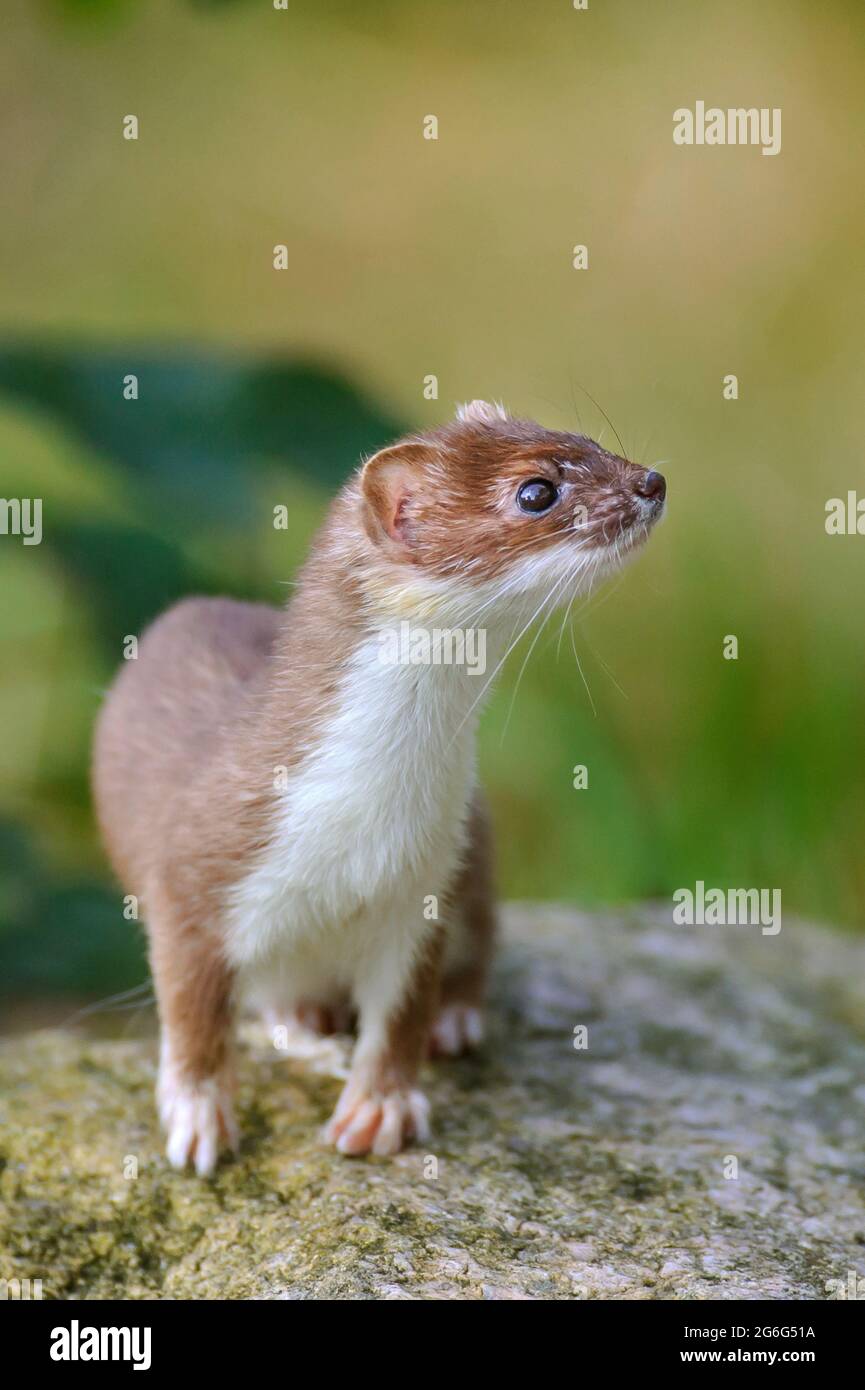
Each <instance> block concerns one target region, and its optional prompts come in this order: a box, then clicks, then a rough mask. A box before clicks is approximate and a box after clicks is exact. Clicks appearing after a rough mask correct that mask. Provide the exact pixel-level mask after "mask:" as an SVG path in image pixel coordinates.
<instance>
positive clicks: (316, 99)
mask: <svg viewBox="0 0 865 1390" xmlns="http://www.w3.org/2000/svg"><path fill="white" fill-rule="evenodd" d="M4 30H5V34H4V42H3V45H2V56H0V67H2V85H3V91H4V94H5V102H4V107H5V116H4V122H3V140H2V169H0V175H2V187H3V192H4V217H3V219H2V225H0V243H2V260H3V265H4V267H5V271H6V273H5V275H4V276H3V281H2V287H0V330H2V335H3V341H2V343H0V458H2V487H0V492H2V495H3V496H5V497H12V496H28V497H33V496H38V497H41V498H42V499H43V526H44V541H43V543H42V545H41V546H38V547H35V546H34V547H24V546H23V545H22V544H21V541H20V539H18V538H14V537H10V536H0V595H2V603H0V651H2V663H0V730H2V746H0V821H2V825H0V993H2V996H3V998H4V1000H5V1019H6V1026H7V1027H14V1026H16V1025H17V1024H18V1023H19V1022H20V1019H21V1016H22V1010H23V1011H24V1012H25V1013H26V1014H27V1017H28V1018H32V1017H34V1016H38V1015H39V1014H40V1012H41V1013H43V1014H50V1013H51V1011H52V1009H56V1008H60V1007H64V1008H65V1007H66V1006H67V1004H69V1003H70V1002H71V1001H73V1000H74V1001H79V1000H86V999H89V998H94V997H97V996H99V995H103V994H107V993H109V992H111V991H114V990H119V989H123V988H124V987H125V986H129V985H133V984H135V983H137V982H138V981H141V980H142V979H144V978H145V974H146V970H145V966H144V958H143V951H142V946H141V941H140V935H139V933H138V931H137V930H136V929H135V927H134V926H132V925H130V924H129V923H126V922H124V921H123V919H122V916H121V912H120V898H119V893H118V891H117V889H116V887H115V886H113V885H112V883H111V881H110V879H109V877H108V874H107V871H106V866H105V863H104V861H103V858H102V856H101V853H100V849H99V846H98V843H97V841H96V838H95V835H94V827H93V821H92V817H91V813H90V808H89V800H88V788H87V764H88V747H89V741H90V734H91V727H92V723H93V718H94V714H95V712H96V709H97V705H98V701H99V698H100V691H101V690H102V688H103V687H104V685H105V684H106V682H107V680H108V679H109V677H110V674H111V671H112V670H113V668H114V667H115V665H116V664H117V662H118V660H119V658H120V654H121V640H122V637H123V636H124V635H125V634H127V633H135V632H138V631H140V628H141V625H142V624H143V623H144V622H145V621H146V620H147V619H148V618H149V617H150V616H151V615H152V614H153V613H155V612H156V611H157V610H158V609H159V608H161V607H163V606H164V605H165V604H166V603H169V602H171V601H172V600H173V599H174V598H175V597H177V596H179V595H181V594H184V593H188V592H193V591H199V592H202V591H204V592H226V593H231V594H235V595H239V596H242V595H259V596H264V597H268V598H270V599H272V600H274V601H279V600H280V599H281V597H282V595H283V594H284V593H285V588H284V585H285V583H286V581H288V580H290V578H291V576H292V574H293V572H294V571H295V569H296V566H297V564H298V562H299V560H300V558H301V557H302V555H303V553H304V549H305V547H306V545H307V543H308V541H309V538H310V535H311V533H312V531H313V530H314V528H315V525H316V523H317V521H318V519H319V518H320V516H321V515H322V513H323V511H324V509H325V507H326V506H327V502H328V498H329V496H330V495H331V494H332V492H333V491H334V489H335V488H336V486H338V484H339V482H340V480H341V479H342V478H343V477H344V476H345V475H346V473H347V472H348V471H349V470H350V469H351V467H352V466H353V465H354V463H355V462H356V460H357V458H358V456H359V454H360V453H361V452H362V451H364V450H368V449H371V448H373V447H375V446H376V445H377V444H379V443H382V442H384V441H386V440H387V439H389V438H390V437H392V435H393V434H394V433H395V432H397V431H398V430H399V429H401V428H403V427H404V426H406V425H410V426H424V425H429V424H433V423H436V422H438V421H440V420H442V419H444V418H445V417H446V416H447V415H449V414H450V413H451V411H452V409H453V406H454V404H455V402H457V401H460V400H464V399H466V398H472V397H475V396H482V397H494V398H497V399H502V400H504V401H505V402H506V403H507V404H508V405H509V407H510V408H511V409H512V410H513V411H515V412H519V413H525V414H529V415H533V416H536V417H538V418H539V419H541V420H542V421H543V422H544V423H545V424H548V425H550V426H554V427H563V428H579V427H580V426H582V428H583V429H584V430H585V431H586V432H589V433H592V434H595V435H596V436H597V435H598V434H600V433H601V431H606V433H605V435H604V442H605V443H608V444H612V445H613V447H615V443H614V436H613V434H612V432H611V429H610V426H609V425H608V424H607V423H606V422H605V419H604V415H603V413H602V412H601V411H600V410H599V409H598V408H596V407H595V405H594V404H593V402H592V400H591V399H590V397H589V395H588V394H587V393H590V395H591V397H594V398H595V400H597V401H598V402H599V405H600V406H602V407H603V412H606V414H607V415H608V416H609V417H610V419H611V420H612V421H613V422H614V424H615V427H616V429H617V431H618V433H619V434H620V435H621V437H622V439H623V441H624V444H625V447H626V448H627V450H628V452H629V453H630V455H631V456H632V457H634V458H636V459H637V460H639V461H640V462H644V463H646V464H655V463H657V464H658V465H659V466H661V467H662V468H663V471H664V472H665V473H666V474H667V475H668V479H669V487H670V507H669V517H668V520H667V522H666V523H665V525H664V526H663V527H662V528H661V530H660V531H659V532H658V533H657V534H656V535H655V537H654V538H653V540H652V543H651V545H650V546H649V548H648V550H647V552H646V553H645V554H644V555H643V556H641V557H640V559H639V560H638V561H637V562H636V563H635V564H634V565H633V566H632V567H631V568H630V569H629V570H628V571H626V572H625V574H624V576H623V577H621V578H619V579H616V580H614V581H613V582H612V583H611V584H610V585H609V586H608V587H607V589H606V590H604V591H602V592H601V593H599V595H598V596H597V597H596V598H595V599H594V600H593V602H592V603H591V605H589V606H588V608H587V609H586V610H585V611H583V612H581V613H580V614H579V615H578V617H577V620H576V622H575V624H574V637H575V642H576V647H577V651H578V652H579V654H580V659H581V662H582V666H583V669H584V672H585V677H586V683H587V685H588V687H589V690H590V692H591V698H590V696H589V694H588V693H587V690H586V688H585V686H584V684H583V681H582V680H581V678H580V674H579V672H578V670H577V667H576V663H575V660H574V653H573V651H572V649H571V643H570V640H569V638H567V637H566V638H565V640H564V641H563V642H562V643H561V647H560V648H558V647H557V641H558V628H557V625H551V629H550V633H549V635H546V634H545V636H544V638H543V639H542V640H541V641H540V642H539V643H538V646H537V648H536V649H535V651H534V653H533V655H532V659H531V661H530V662H529V664H528V666H527V669H526V671H525V674H524V676H523V678H522V680H521V682H520V684H519V690H518V692H517V694H516V698H515V699H514V700H513V709H512V712H511V715H510V719H509V721H508V710H509V707H510V706H511V703H512V698H513V696H514V692H515V688H516V685H517V678H518V676H519V672H520V668H521V666H522V662H523V656H524V654H525V650H526V645H525V644H524V646H523V648H522V649H521V650H520V651H518V652H517V653H516V654H515V655H514V656H513V657H512V658H511V662H510V664H509V667H508V669H507V671H506V673H505V675H504V678H503V679H502V681H501V684H500V687H499V689H498V692H497V694H496V695H495V698H494V700H493V703H492V706H491V708H490V710H489V711H488V714H487V716H486V719H485V722H484V726H483V738H482V767H483V772H484V776H485V779H486V782H487V784H488V786H489V789H490V792H491V795H492V801H493V805H494V811H495V816H496V821H497V826H498V837H499V845H500V851H499V855H500V881H501V888H502V891H503V893H504V894H506V895H507V896H523V897H542V898H563V899H564V898H568V899H573V900H577V901H579V902H582V903H584V904H588V905H594V904H606V903H621V902H627V901H628V900H632V899H636V898H646V897H663V896H667V895H669V894H670V893H671V892H672V891H673V890H674V889H675V888H676V887H679V886H683V885H688V884H693V882H694V881H695V879H697V878H702V879H704V880H705V881H706V882H707V883H711V884H716V885H721V886H727V885H733V886H746V887H747V886H763V887H779V888H781V889H782V892H783V902H784V910H785V913H787V914H790V913H793V912H795V913H799V914H805V915H808V916H812V917H817V918H820V919H823V920H831V921H835V922H839V923H842V924H844V925H846V926H848V927H850V928H851V929H859V930H861V928H862V922H863V889H865V867H863V854H862V842H863V831H865V790H863V768H865V720H863V710H865V659H863V611H862V595H863V578H865V539H863V538H861V537H855V536H844V537H829V536H827V534H826V532H825V528H824V520H825V504H826V501H827V499H828V498H830V497H833V496H844V495H845V494H846V492H847V490H848V489H850V488H857V487H858V488H859V489H860V490H861V491H862V492H865V470H863V464H862V440H861V421H862V380H863V366H865V361H863V358H865V348H863V333H862V327H861V320H862V304H863V289H865V284H863V282H865V258H863V255H862V248H863V203H865V181H863V178H862V142H863V132H865V119H863V118H865V21H863V13H862V6H861V4H860V3H859V2H858V0H850V3H842V2H841V0H824V3H822V4H820V5H816V4H813V3H811V2H810V0H800V2H799V3H797V2H796V0H776V2H775V3H773V2H772V0H764V3H762V4H760V5H759V6H755V5H754V4H753V0H727V3H724V4H718V5H708V4H703V5H695V4H693V3H692V0H618V3H614V0H590V4H589V9H588V11H587V12H585V13H580V12H576V11H574V9H573V7H572V4H571V3H570V0H540V3H533V4H531V5H528V4H525V3H521V2H519V0H491V2H490V3H467V2H466V0H438V3H436V4H434V5H431V4H429V3H420V0H417V3H415V2H414V0H391V3H376V2H375V0H368V2H367V3H360V0H353V2H350V0H345V2H344V3H337V0H315V2H314V3H313V0H306V2H305V3H304V0H291V3H290V5H289V8H288V10H287V11H285V12H280V11H275V10H274V9H273V7H272V3H271V0H236V3H231V0H222V3H209V4H205V3H198V4H194V3H190V0H153V3H144V0H125V2H124V3H121V2H120V0H117V2H116V3H115V2H114V0H65V3H55V4H53V5H52V4H49V3H42V4H39V3H32V0H31V3H24V0H7V3H6V5H5V6H4ZM698 99H702V100H704V101H705V102H706V103H707V105H720V106H723V107H727V106H757V107H781V108H782V110H783V126H782V133H783V145H782V151H781V153H780V155H778V156H777V157H775V158H766V157H763V156H762V155H761V154H760V151H759V149H755V148H679V147H676V146H675V145H674V144H673V140H672V113H673V111H674V110H675V109H676V108H677V107H680V106H689V107H693V105H694V103H695V102H696V100H698ZM127 114H135V115H137V116H138V117H139V121H140V138H139V139H138V141H137V142H132V141H126V140H124V139H123V138H122V135H121V128H122V120H123V117H124V116H125V115H127ZM430 114H434V115H436V116H437V117H438V120H439V139H438V140H437V141H435V142H433V141H427V140H424V139H423V138H422V122H423V118H424V117H425V116H427V115H430ZM277 243H284V244H285V245H286V246H287V247H288V251H289V256H288V269H287V270H285V271H283V272H277V271H275V270H274V269H273V266H272V248H273V246H274V245H275V244H277ZM577 243H585V244H586V245H587V246H588V247H589V269H588V270H587V271H575V270H574V269H573V268H572V265H571V254H572V248H573V246H574V245H575V244H577ZM127 373H136V374H137V375H138V376H139V381H140V398H139V400H138V401H136V402H129V401H124V400H123V399H122V380H123V377H124V376H125V375H126V374H127ZM727 373H735V374H736V375H737V376H738V378H739V399H738V400H737V401H725V400H724V399H723V397H722V381H723V377H724V376H725V375H726V374H727ZM429 374H435V375H436V376H437V378H438V383H439V399H438V400H427V399H425V397H424V394H423V384H424V378H425V377H427V376H428V375H429ZM279 503H285V504H286V505H287V506H288V508H289V517H290V525H289V530H288V531H287V532H285V531H275V530H274V529H273V526H272V524H271V518H272V508H273V507H274V505H277V504H279ZM730 633H732V634H736V635H737V637H738V639H739V659H738V661H725V660H724V659H723V657H722V643H723V639H724V637H725V635H726V634H730ZM593 706H594V708H593ZM506 725H507V727H505V726H506ZM577 763H585V764H587V765H588V768H589V779H590V780H589V787H588V789H587V790H583V791H576V790H574V789H573V787H572V768H573V767H574V765H575V764H577Z"/></svg>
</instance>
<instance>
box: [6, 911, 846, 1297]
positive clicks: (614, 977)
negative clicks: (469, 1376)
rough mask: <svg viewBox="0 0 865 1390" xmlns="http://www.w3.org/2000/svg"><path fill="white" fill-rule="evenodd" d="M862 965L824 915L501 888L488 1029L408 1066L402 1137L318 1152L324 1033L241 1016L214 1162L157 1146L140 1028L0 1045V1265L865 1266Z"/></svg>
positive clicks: (148, 1290)
mask: <svg viewBox="0 0 865 1390" xmlns="http://www.w3.org/2000/svg"><path fill="white" fill-rule="evenodd" d="M863 967H865V947H863V946H862V944H861V943H859V942H858V941H855V940H852V939H850V938H846V937H842V936H839V935H837V934H835V933H833V932H831V931H829V930H825V929H819V928H813V927H806V926H801V925H792V926H791V925H788V924H785V926H784V929H783V931H782V932H781V933H780V934H779V935H778V936H777V937H765V936H761V935H760V933H759V930H755V929H754V928H748V927H702V928H694V927H690V928H688V927H676V926H673V925H672V924H671V922H670V914H669V912H667V913H666V914H664V913H661V912H660V911H657V910H650V909H640V910H634V911H633V912H632V913H630V914H628V915H626V916H622V915H618V916H615V915H598V916H587V915H584V914H580V913H578V912H575V911H572V910H569V909H565V908H550V907H548V906H547V907H544V906H540V907H526V906H522V907H513V908H511V909H509V911H508V912H507V914H506V924H505V931H504V934H503V942H502V947H501V951H500V956H499V964H498V968H497V973H496V985H495V991H494V1000H493V1005H492V1009H491V1016H490V1034H489V1040H488V1042H487V1044H486V1045H485V1047H484V1049H483V1051H482V1052H481V1053H480V1054H479V1055H478V1056H476V1057H474V1058H470V1059H467V1060H463V1061H459V1062H450V1063H441V1062H439V1063H435V1064H433V1065H431V1066H430V1067H429V1068H428V1070H427V1073H426V1076H425V1081H426V1088H427V1091H428V1094H429V1095H430V1098H431V1100H432V1102H433V1107H434V1125H435V1127H434V1138H433V1139H432V1140H431V1141H430V1142H429V1143H428V1144H427V1145H426V1146H424V1147H423V1148H421V1149H410V1150H408V1151H406V1152H405V1153H403V1154H401V1155H400V1156H399V1157H398V1158H396V1159H376V1158H367V1159H360V1160H357V1159H355V1160H352V1159H346V1158H343V1157H340V1156H338V1155H337V1154H335V1153H333V1152H331V1151H329V1150H328V1149H327V1148H326V1147H325V1146H324V1145H323V1144H322V1142H321V1139H320V1129H321V1126H322V1124H323V1122H324V1121H325V1119H326V1117H327V1115H328V1113H329V1111H330V1109H331V1108H332V1106H333V1104H334V1101H335V1099H336V1096H337V1094H338V1090H339V1080H338V1073H339V1072H340V1071H341V1070H342V1064H343V1060H344V1054H343V1051H342V1050H341V1049H340V1048H339V1047H336V1048H334V1047H333V1046H332V1044H323V1045H318V1044H311V1045H309V1046H308V1047H307V1049H306V1050H307V1052H308V1054H309V1055H308V1056H307V1057H306V1058H305V1059H299V1058H297V1057H296V1056H291V1057H289V1056H285V1055H281V1054H280V1053H277V1052H275V1051H274V1049H273V1047H272V1046H271V1045H269V1042H268V1040H267V1039H266V1038H265V1037H264V1036H263V1035H262V1034H260V1033H256V1032H255V1030H248V1031H247V1032H246V1033H245V1034H244V1043H243V1047H242V1050H241V1089H240V1098H239V1115H240V1119H241V1122H242V1124H243V1130H244V1138H243V1144H242V1148H241V1153H240V1156H239V1158H238V1159H236V1160H234V1161H229V1160H226V1161H225V1162H224V1163H222V1164H221V1165H220V1168H219V1170H218V1172H217V1174H216V1176H215V1178H214V1179H213V1180H212V1181H210V1182H201V1181H200V1180H198V1179H197V1178H195V1177H194V1176H192V1175H191V1174H190V1175H187V1174H178V1173H175V1172H173V1171H172V1170H170V1169H169V1167H168V1166H167V1164H166V1162H165V1160H164V1158H163V1155H162V1141H161V1137H160V1135H159V1132H158V1129H157V1124H156V1115H155V1108H154V1103H153V1083H154V1073H155V1057H156V1047H155V1043H153V1042H97V1041H93V1040H88V1039H87V1038H82V1037H81V1036H77V1035H75V1034H73V1033H69V1032H62V1031H56V1032H45V1033H37V1034H33V1035H31V1036H29V1037H26V1038H23V1039H21V1038H17V1039H13V1040H11V1041H7V1042H5V1043H4V1044H3V1045H2V1047H0V1095H2V1112H3V1113H2V1134H0V1278H7V1279H12V1278H19V1279H25V1278H30V1279H41V1280H42V1286H43V1296H44V1297H45V1298H54V1299H68V1298H125V1299H148V1298H177V1299H200V1298H205V1299H206V1298H229V1299H271V1298H281V1299H303V1298H330V1299H352V1298H373V1299H439V1298H442V1299H450V1298H456V1299H474V1298H477V1299H483V1298H489V1299H499V1298H516V1299H593V1298H605V1299H607V1298H612V1299H659V1298H660V1299H686V1298H699V1299H736V1298H745V1299H822V1298H826V1297H829V1296H831V1294H830V1290H831V1288H832V1287H833V1286H832V1284H831V1283H829V1281H832V1280H838V1281H844V1280H845V1279H846V1278H847V1275H848V1272H849V1271H850V1270H854V1271H856V1272H857V1273H858V1275H859V1276H860V1277H865V969H863ZM582 1028H585V1030H586V1032H585V1034H582V1033H576V1034H575V1029H578V1030H579V1029H582ZM582 1042H585V1044H586V1045H585V1046H584V1047H583V1046H581V1045H580V1044H581V1043H582ZM575 1044H576V1046H575Z"/></svg>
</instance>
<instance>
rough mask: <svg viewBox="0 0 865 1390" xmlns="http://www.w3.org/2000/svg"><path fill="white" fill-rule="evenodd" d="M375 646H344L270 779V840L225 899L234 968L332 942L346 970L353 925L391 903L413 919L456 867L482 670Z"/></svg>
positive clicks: (356, 947) (377, 924) (301, 956)
mask: <svg viewBox="0 0 865 1390" xmlns="http://www.w3.org/2000/svg"><path fill="white" fill-rule="evenodd" d="M381 651H382V647H381V643H380V641H379V640H378V639H377V638H375V637H370V638H369V639H367V640H366V641H365V642H364V643H363V644H362V645H361V646H360V647H359V648H358V649H357V650H356V651H355V653H354V654H353V656H352V658H351V661H350V662H349V665H348V668H347V671H346V674H345V676H344V679H343V683H342V688H341V691H340V696H339V700H338V703H337V707H336V709H335V711H334V713H333V714H332V716H331V717H330V718H329V720H328V722H327V723H326V724H325V726H324V727H323V728H322V729H321V730H320V731H319V737H318V742H317V744H316V746H315V748H314V750H313V751H312V752H311V754H310V755H309V756H308V757H307V758H306V759H305V760H304V761H303V763H302V764H301V766H300V767H299V769H298V771H297V772H296V773H293V774H292V775H291V776H290V777H289V778H288V781H287V785H286V787H285V789H284V790H283V791H281V792H277V791H275V792H274V809H273V830H272V836H271V841H270V844H269V847H268V849H267V851H266V852H265V853H264V854H263V855H262V856H261V857H260V858H259V859H258V861H257V862H256V863H255V865H254V866H253V867H252V868H251V869H250V871H249V873H248V874H247V875H246V877H245V878H243V879H242V880H241V881H240V882H239V883H238V884H236V885H235V887H234V889H233V890H232V894H231V900H230V903H229V904H228V909H227V914H226V941H227V946H228V952H229V956H230V958H231V960H232V962H233V963H234V964H235V966H237V967H238V968H241V969H246V970H250V969H251V970H253V971H256V972H257V971H259V970H261V969H262V968H268V965H269V962H274V964H275V963H276V962H277V961H279V960H283V961H284V960H285V958H286V957H287V956H288V957H296V958H297V960H298V965H299V967H301V970H300V973H301V974H302V966H303V962H304V961H306V962H307V963H310V964H311V963H312V961H313V960H314V958H315V956H316V953H317V951H319V950H324V951H327V952H328V953H329V954H332V953H333V950H334V946H335V945H336V946H337V949H338V952H339V955H340V959H341V960H342V962H343V964H344V966H345V968H346V973H347V974H349V975H350V973H351V966H350V962H351V957H352V955H353V954H354V952H355V951H357V952H362V950H363V943H362V941H361V940H360V939H359V938H361V937H362V936H363V935H364V934H367V933H369V932H370V931H377V930H380V929H381V926H382V924H383V922H384V921H385V919H390V928H389V929H391V930H393V929H394V927H395V926H396V923H395V922H394V920H393V919H394V916H395V915H397V914H402V915H403V916H407V917H408V919H409V920H407V921H406V922H405V924H404V926H405V930H406V931H408V932H411V930H412V927H413V924H414V923H416V924H417V928H418V930H422V929H423V925H424V922H425V919H424V900H425V898H427V897H428V895H440V894H441V893H442V892H443V891H444V889H445V888H446V887H447V884H448V882H449V881H450V879H451V877H452V875H453V872H454V870H455V868H456V865H457V863H458V859H459V855H460V852H461V843H462V833H463V831H462V826H463V817H464V812H465V808H466V805H467V802H468V799H469V797H470V795H471V790H472V787H473V783H474V728H475V712H474V711H472V710H471V706H472V703H473V701H474V700H475V699H476V698H477V695H478V694H479V687H480V686H482V685H483V681H482V680H481V681H480V682H479V680H478V678H477V677H475V678H473V677H472V676H471V675H469V674H468V672H467V671H466V669H465V668H460V667H457V666H430V665H426V666H418V665H409V664H404V665H401V664H385V663H384V662H383V661H382V658H381ZM470 711H471V712H470ZM426 925H428V923H427V924H426Z"/></svg>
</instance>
